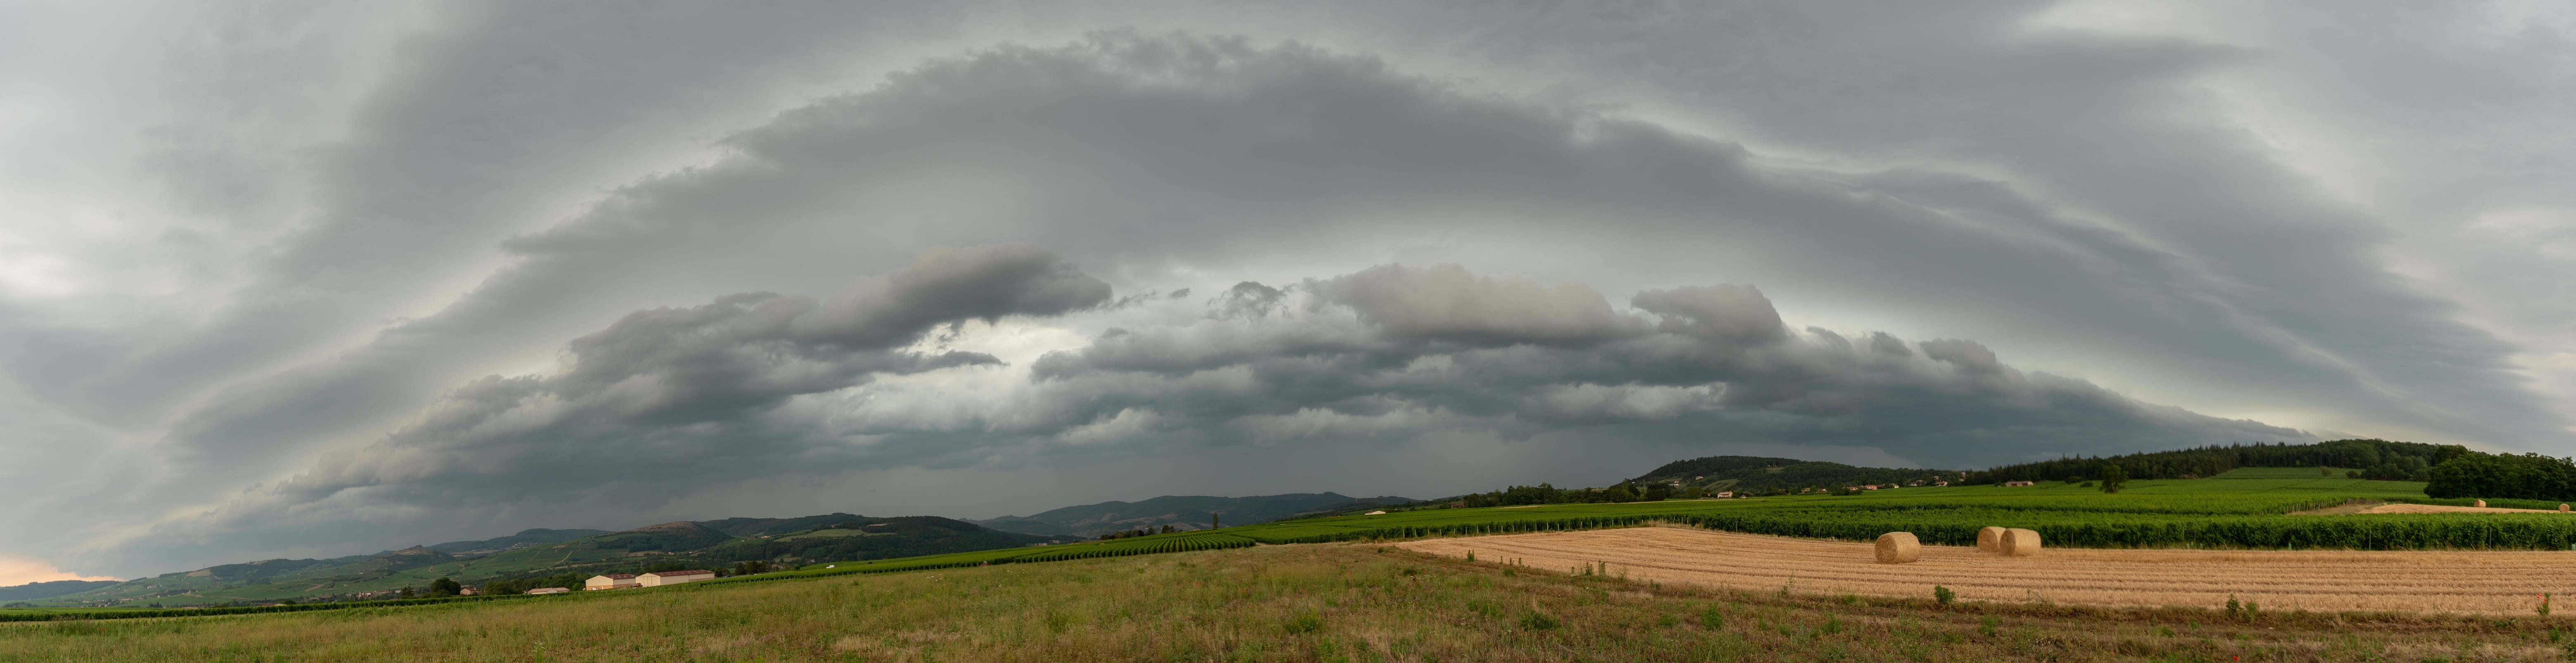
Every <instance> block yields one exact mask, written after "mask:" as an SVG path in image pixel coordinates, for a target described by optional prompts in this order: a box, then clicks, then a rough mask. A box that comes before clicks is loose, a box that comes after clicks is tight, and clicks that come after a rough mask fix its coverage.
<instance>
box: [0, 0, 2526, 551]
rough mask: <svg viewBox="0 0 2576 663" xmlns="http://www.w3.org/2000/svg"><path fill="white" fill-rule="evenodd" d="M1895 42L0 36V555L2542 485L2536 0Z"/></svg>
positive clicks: (242, 22) (456, 32) (929, 10)
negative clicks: (2064, 478)
mask: <svg viewBox="0 0 2576 663" xmlns="http://www.w3.org/2000/svg"><path fill="white" fill-rule="evenodd" d="M1864 4H1865V5H1866V6H1863V7H1853V6H1845V5H1837V4H1834V3H1819V4H1798V5H1781V4H1777V3H1745V4H1731V3H1714V4H1703V5H1695V6H1690V7H1669V6H1663V7H1649V6H1642V5H1640V6H1628V5H1586V6H1583V7H1581V8H1575V9H1567V8H1562V7H1556V8H1546V7H1523V6H1516V5H1511V4H1507V3H1501V4H1498V3H1464V4H1462V3H1437V2H1430V3H1386V2H1353V3H1339V2H1325V3H1322V4H1309V5H1300V6H1297V7H1293V8H1292V7H1286V6H1279V5H1267V4H1261V3H1224V2H1220V3H1214V4H1198V5H1190V6H1186V7H1175V6H1162V5H1152V4H1142V3H1125V2H1101V3H1091V2H1048V3H1019V2H967V3H954V4H942V5H918V4H907V3H885V4H870V3H847V4H829V5H815V6H801V5H798V6H763V7H739V6H734V7H724V8H721V9H718V8H707V9H689V8H684V7H672V8H662V9H659V10H655V11H638V10H635V9H634V8H632V7H631V6H627V5H624V4H622V3H609V2H567V3H544V4H532V3H501V2H493V3H478V2H466V3H445V4H441V5H438V6H435V7H422V8H419V9H418V10H417V11H410V12H380V11H362V10H355V9H347V8H334V7H323V6H315V7H294V8H280V7H268V6H267V5H261V8H260V9H258V10H256V11H254V10H249V9H244V8H243V6H237V5H239V3H231V2H213V3H205V4H202V5H192V6H191V7H189V8H185V9H180V10H173V9H168V8H156V9H154V10H152V11H140V10H135V9H134V8H127V7H121V6H118V5H116V4H115V3H98V4H96V5H95V6H87V5H85V6H83V7H80V8H71V9H63V10H61V11H59V12H50V13H46V14H43V15H33V14H29V15H25V16H21V15H18V14H11V13H9V12H8V11H6V10H0V14H9V19H10V20H0V26H28V25H42V26H45V27H43V28H40V29H35V31H34V32H29V33H28V34H27V35H16V34H15V33H13V32H11V31H10V30H9V28H8V27H0V44H8V45H9V46H7V48H8V49H10V50H9V53H10V54H11V57H8V58H0V72H6V73H7V74H9V76H6V77H0V78H5V79H7V80H13V81H22V82H23V84H20V83H13V85H12V86H11V87H10V88H9V89H8V90H0V100H5V103H6V104H7V105H8V106H9V107H11V108H20V109H29V110H28V111H27V112H24V113H12V114H10V115H9V116H8V117H6V118H0V140H5V141H7V142H6V145H7V146H8V147H9V148H10V149H7V150H0V154H7V155H11V156H8V157H0V172H5V173H7V175H8V177H6V178H0V181H7V182H9V184H8V185H5V188H0V199H6V200H7V201H8V204H7V205H0V228H5V229H6V231H5V233H0V420H6V421H8V422H10V425H8V426H5V427H0V485H6V486H9V487H11V488H12V489H13V491H15V492H13V493H12V499H11V500H6V502H7V504H6V505H5V506H0V526H6V527H8V528H10V531H12V532H19V533H22V534H20V535H18V536H12V537H10V538H9V539H8V540H7V541H5V542H0V558H9V559H24V560H30V561H29V562H28V563H29V564H44V565H50V567H48V568H59V569H60V570H61V571H62V572H66V573H74V574H79V575H85V576H94V575H101V574H108V575H135V574H142V573H158V572H163V571H169V570H175V569H179V568H182V567H186V568H194V566H192V565H195V566H202V565H204V564H210V563H216V562H223V561H239V560H242V559H255V558H266V557H281V556H285V557H300V556H337V555H345V554H351V553H355V552H367V551H371V550H376V549H383V548H396V547H401V546H405V545H410V544H415V543H424V542H426V540H425V539H435V540H451V539H467V538H477V537H484V536H490V535H492V534H495V533H506V532H509V531H516V530H517V529H524V528H528V527H555V528H563V527H599V528H616V527H626V526H635V525H642V524H649V523H652V522H663V521H669V520H676V519H685V518H713V517H724V516H734V515H784V514H788V513H791V512H797V513H801V512H816V513H820V512H831V511H845V512H852V513H868V514H871V515H875V514H889V515H892V514H915V513H920V514H936V515H951V516H968V517H984V516H991V515H996V514H1000V513H1005V512H1030V511H1037V510H1043V509H1045V508H1051V507H1054V506H1061V505H1063V504H1071V503H1082V502H1096V501H1102V500H1108V499H1127V500H1133V499H1139V498H1144V497H1151V496H1152V495H1156V494H1165V493H1183V494H1186V493H1220V492H1223V493H1232V494H1252V493H1261V492H1312V491H1321V490H1335V491H1341V492H1346V493H1352V494H1362V493H1365V494H1390V493H1393V494H1403V495H1409V496H1421V497H1429V496H1435V493H1436V494H1442V495H1445V494H1456V493H1460V492H1465V491H1468V490H1482V489H1491V488H1495V487H1499V486H1503V485H1508V484H1513V483H1537V482H1540V481H1549V482H1554V483H1557V484H1560V485H1577V484H1586V483H1601V482H1605V481H1615V480H1616V479H1618V478H1620V477H1625V476H1633V475H1634V474H1635V473H1636V472H1637V471H1639V469H1640V468H1643V467H1651V466H1652V465H1654V464H1657V463H1661V462H1665V461H1669V460H1672V459H1674V458H1678V457H1688V456H1696V455H1710V454H1719V453H1759V454H1764V455H1796V456H1801V457H1810V458H1817V459H1823V460H1839V461H1846V462H1857V463H1867V464H1881V465H1907V466H1921V467H1975V466H1982V465H1989V464H1997V463H2005V462H2014V461H2021V460H2028V459H2034V458H2051V457H2057V456H2060V455H2069V454H2078V455H2080V454H2109V453H2120V452H2127V451H2133V450H2142V449H2162V448H2174V447H2183V446H2194V445H2202V444H2225V443H2229V442H2258V441H2285V440H2299V439H2315V438H2326V437H2338V436H2376V437H2385V438H2390V439H2405V440H2413V441H2423V442H2442V443H2459V444H2467V445H2470V446H2473V447H2477V448H2481V449H2488V450H2496V451H2517V452H2520V451H2536V452H2543V453H2552V454H2559V455H2565V454H2567V453H2570V444H2571V443H2576V433H2571V430H2576V429H2571V425H2572V424H2576V410H2571V409H2570V408H2571V406H2570V405H2569V404H2570V403H2576V344H2571V343H2576V342H2571V341H2570V340H2569V339H2576V333H2571V332H2576V304H2569V303H2568V302H2569V301H2570V300H2569V299H2568V298H2566V297H2564V296H2561V295H2560V291H2562V290H2565V289H2566V288H2565V285H2566V284H2567V283H2570V282H2576V262H2571V258H2570V256H2576V234H2571V232H2576V231H2571V230H2570V229H2571V228H2576V221H2571V219H2576V194H2571V193H2570V190H2569V189H2568V188H2567V187H2565V186H2564V183H2565V182H2567V181H2576V157H2571V156H2570V155H2571V154H2576V149H2569V148H2568V146H2569V145H2571V144H2576V143H2571V142H2570V141H2576V134H2570V133H2569V130H2568V128H2567V123H2566V122H2565V121H2564V118H2566V117H2570V116H2576V108H2571V107H2570V106H2569V104H2570V103H2571V102H2570V100H2571V99H2576V95H2570V94H2569V91H2570V90H2569V88H2570V85H2571V83H2570V81H2576V75H2571V69H2570V65H2569V64H2568V63H2569V62H2570V60H2569V59H2568V54H2569V52H2570V48H2569V46H2568V44H2570V43H2576V39H2570V35H2576V19H2571V18H2570V16H2568V15H2567V14H2566V12H2565V11H2563V10H2561V9H2558V8H2554V7H2548V6H2534V5H2528V4H2515V3H2455V4H2445V5H2421V6H2387V7H2355V6H2345V5H2335V6H2330V7H2329V6H2319V7H2310V8H2300V7H2276V8H2270V9H2268V10H2266V11H2262V12H2254V13H2252V14H2239V13H2235V12H2219V11H2217V10H2212V9H2209V8H2201V7H2183V6H2176V7H2156V8H2149V9H2139V8H2134V7H2129V8H2124V9H2121V10H2117V11H2109V10H2105V9H2103V8H2102V7H2101V6H2098V5H2097V3H2089V2H2081V1H2067V2H2005V3H1986V4H1978V5H1972V6H1961V5H1938V6H1936V5H1915V4H1906V3H1886V4H1868V3H1864ZM2316 14H2331V18H2332V19H2333V20H2334V21H2335V22H2334V23H2333V24H2334V25H2336V26H2337V29H2335V30H2315V29H2312V26H2313V25H2317V24H2318V23H2317V21H2319V20H2322V17H2320V16H2318V15H2316ZM18 19H25V20H18ZM207 26H215V27H214V28H211V29H213V30H216V31H218V32H220V33H221V34H225V35H236V36H239V37H240V39H239V40H212V41H209V40H205V39H199V38H195V37H193V36H195V35H202V34H205V33H206V31H207V30H209V29H210V28H209V27H207ZM1460 26H1475V27H1476V29H1474V30H1461V29H1459V28H1460ZM12 35H15V36H26V37H30V38H27V39H14V38H8V37H10V36H12ZM33 36H44V37H45V38H44V39H35V38H33ZM137 44H142V45H147V46H143V47H140V48H141V49H142V50H141V51H140V52H139V53H138V52H128V51H126V50H121V49H125V48H128V47H131V46H132V45H137ZM172 62H180V63H187V66H177V67H173V66H164V65H165V64H166V63H172ZM2392 62H2394V63H2405V66H2385V65H2386V63H2392ZM30 568H33V567H30ZM6 580H7V578H0V584H6Z"/></svg>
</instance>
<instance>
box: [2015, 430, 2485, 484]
mask: <svg viewBox="0 0 2576 663" xmlns="http://www.w3.org/2000/svg"><path fill="white" fill-rule="evenodd" d="M2468 453H2475V452H2472V451H2469V450H2468V448H2467V447H2463V446H2459V445H2436V444H2424V443H2420V442H2390V441H2387V440H2378V439H2356V440H2334V441H2331V442H2317V443H2313V444H2290V443H2270V444H2266V443H2256V444H2230V445H2227V446H2223V447H2222V446H2218V445H2210V446H2206V447H2200V448H2196V449H2178V450H2174V451H2150V452H2145V453H2134V454H2126V455H2120V456H2111V457H2107V458H2106V457H2101V456H2094V457H2090V458H2079V457H2073V456H2069V457H2065V458H2059V459H2056V460H2044V461H2039V462H2035V463H2022V464H2018V465H2004V466H2000V467H1995V468H1993V469H1988V470H1982V471H1971V472H1968V477H1967V481H1966V483H1971V484H1982V483H2002V482H2005V481H2082V480H2093V479H2100V478H2101V471H2102V468H2103V467H2105V466H2109V465H2118V466H2120V467H2121V469H2123V470H2126V471H2127V473H2128V477H2129V478H2134V479H2202V478H2208V477H2212V476H2217V475H2219V474H2221V473H2224V472H2226V471H2228V470H2233V469H2236V468H2239V467H2343V468H2356V469H2357V471H2358V472H2359V473H2360V477H2359V478H2363V479H2373V480H2379V481H2430V480H2432V468H2433V466H2435V465H2440V464H2442V462H2443V461H2447V460H2450V459H2453V458H2457V457H2460V456H2461V455H2462V454H2468Z"/></svg>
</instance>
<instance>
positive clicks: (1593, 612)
mask: <svg viewBox="0 0 2576 663" xmlns="http://www.w3.org/2000/svg"><path fill="white" fill-rule="evenodd" d="M2571 626H2576V623H2571V622H2570V621H2568V620H2564V619H2556V618H2542V617H2539V616H2537V615H2532V616H2524V617H2518V618H2485V617H2482V618H2457V617H2430V616H2410V615H2398V614H2348V615H2346V614H2322V613H2289V612H2280V611H2267V612H2261V613H2258V614H2257V615H2256V616H2254V617H2252V618H2250V619H2248V618H2244V617H2241V616H2240V617H2234V618H2231V617H2230V616H2228V615H2227V614H2226V613H2224V612H2220V611H2211V610H2199V609H2152V610H2096V609H2080V608H2070V607H2065V606H2048V605H2044V604H2037V603H2028V602H2008V603H2007V602H1974V601H1962V602H1960V603H1957V604H1954V605H1950V606H1942V605H1939V604H1937V603H1935V602H1934V601H1932V600H1931V596H1930V595H1929V594H1928V593H1927V594H1925V595H1924V596H1922V597H1920V598H1904V599H1879V598H1863V597H1857V596H1844V595H1831V594H1810V593H1801V592H1791V593H1788V594H1785V595H1784V594H1781V593H1779V592H1770V591H1763V592H1751V591H1724V590H1708V589H1698V588H1691V587H1680V586H1669V585H1666V586H1658V585H1654V584H1651V583H1646V582H1641V581H1634V580H1623V579H1620V578H1617V577H1615V576H1569V575H1567V574H1565V573H1562V572H1538V571H1533V570H1527V569H1507V568H1505V567H1502V566H1499V565H1495V564H1491V563H1467V562H1464V561H1461V560H1454V559H1441V558H1433V557H1427V556H1421V555H1417V554H1413V553H1408V552H1403V551H1399V550H1392V549H1388V548H1383V547H1378V546H1372V545H1367V544H1330V545H1315V546H1270V547H1261V548H1250V549H1231V550H1216V551H1201V552H1189V553H1179V554H1170V555H1152V556H1135V557H1119V558H1102V559H1090V560H1079V561H1071V562H1060V563H1052V564H1029V565H1002V566H991V567H975V568H960V569H948V570H933V571H920V572H912V573H896V574H878V575H861V576H843V577H826V578H803V579H797V580H791V581H781V582H758V583H733V584H704V585H694V586H692V585H683V586H680V587H674V588H669V589H654V590H631V591H621V592H597V593H587V594H582V593H576V594H573V595H567V596H557V597H543V598H536V599H526V600H515V601H498V602H489V603H482V604H460V605H448V606H432V607H415V608H382V609H369V610H357V611H339V612H325V613H295V614H278V615H255V616H236V617H211V618H194V619H154V620H126V621H93V620H78V621H63V622H52V623H20V624H0V660H10V661H20V660H25V661H177V660H185V661H351V660H473V661H1200V660H1227V661H1425V662H1437V661H1577V660H1589V661H1641V660H1645V661H1656V660H1715V661H1776V660H1825V661H1844V660H1848V661H1992V660H2052V661H2092V660H2160V661H2231V660H2249V661H2251V660H2261V661H2325V660H2396V661H2423V660H2446V661H2448V660H2459V661H2468V660H2476V661H2541V660H2561V659H2562V657H2564V656H2566V653H2567V651H2568V650H2567V649H2565V648H2563V645H2564V644H2565V642H2564V640H2569V639H2571V638H2566V637H2562V636H2557V635H2555V634H2562V633H2566V632H2567V631H2568V629H2569V628H2570V627H2571Z"/></svg>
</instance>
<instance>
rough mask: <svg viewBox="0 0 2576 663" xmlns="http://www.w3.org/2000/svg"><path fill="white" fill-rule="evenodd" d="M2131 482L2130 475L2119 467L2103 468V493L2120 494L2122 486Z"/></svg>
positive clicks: (2109, 466)
mask: <svg viewBox="0 0 2576 663" xmlns="http://www.w3.org/2000/svg"><path fill="white" fill-rule="evenodd" d="M2128 482H2129V473H2128V472H2127V471H2125V470H2122V469H2120V466H2118V465H2104V466H2102V492H2105V493H2116V492H2120V484H2124V483H2128Z"/></svg>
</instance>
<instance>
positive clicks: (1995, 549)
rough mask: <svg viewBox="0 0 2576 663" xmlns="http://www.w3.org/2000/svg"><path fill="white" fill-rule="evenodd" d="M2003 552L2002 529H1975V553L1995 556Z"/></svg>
mask: <svg viewBox="0 0 2576 663" xmlns="http://www.w3.org/2000/svg"><path fill="white" fill-rule="evenodd" d="M2003 551H2004V528H2001V527H1980V528H1977V552H1981V553H1987V554H1997V553H2001V552H2003Z"/></svg>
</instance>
